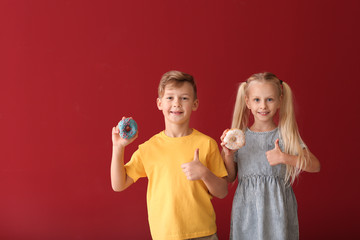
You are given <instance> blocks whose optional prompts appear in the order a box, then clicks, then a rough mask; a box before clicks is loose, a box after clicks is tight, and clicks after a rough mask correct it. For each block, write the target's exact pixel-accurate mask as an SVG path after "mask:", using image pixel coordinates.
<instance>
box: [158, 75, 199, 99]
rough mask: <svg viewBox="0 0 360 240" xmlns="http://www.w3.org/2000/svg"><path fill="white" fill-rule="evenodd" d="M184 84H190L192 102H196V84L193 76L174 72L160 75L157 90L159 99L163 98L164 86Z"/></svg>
mask: <svg viewBox="0 0 360 240" xmlns="http://www.w3.org/2000/svg"><path fill="white" fill-rule="evenodd" d="M185 82H188V83H190V84H191V86H192V87H193V89H194V100H196V99H197V89H196V83H195V80H194V78H193V76H191V75H190V74H187V73H184V72H180V71H176V70H172V71H169V72H166V73H164V75H162V77H161V80H160V83H159V88H158V96H159V98H161V97H162V96H163V94H164V91H165V87H166V85H168V84H175V86H182V85H183V84H184V83H185Z"/></svg>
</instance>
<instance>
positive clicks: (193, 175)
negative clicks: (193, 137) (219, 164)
mask: <svg viewBox="0 0 360 240" xmlns="http://www.w3.org/2000/svg"><path fill="white" fill-rule="evenodd" d="M181 168H182V170H183V172H184V173H185V175H186V177H187V179H188V180H191V181H195V180H201V179H202V178H203V176H204V175H205V173H206V170H207V168H206V167H205V166H204V165H203V164H202V163H201V162H200V160H199V149H196V150H195V154H194V160H193V161H192V162H189V163H184V164H182V165H181Z"/></svg>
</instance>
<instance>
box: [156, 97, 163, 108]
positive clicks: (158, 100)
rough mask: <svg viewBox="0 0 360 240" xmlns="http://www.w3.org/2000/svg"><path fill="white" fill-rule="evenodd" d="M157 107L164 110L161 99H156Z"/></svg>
mask: <svg viewBox="0 0 360 240" xmlns="http://www.w3.org/2000/svg"><path fill="white" fill-rule="evenodd" d="M156 105H157V107H158V109H159V110H162V107H161V99H160V98H157V99H156Z"/></svg>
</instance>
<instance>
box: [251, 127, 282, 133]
mask: <svg viewBox="0 0 360 240" xmlns="http://www.w3.org/2000/svg"><path fill="white" fill-rule="evenodd" d="M278 128H279V127H276V128H274V129H273V130H270V131H265V132H254V131H251V130H250V128H247V131H249V132H250V133H252V134H267V133H272V132H275V131H277V130H278Z"/></svg>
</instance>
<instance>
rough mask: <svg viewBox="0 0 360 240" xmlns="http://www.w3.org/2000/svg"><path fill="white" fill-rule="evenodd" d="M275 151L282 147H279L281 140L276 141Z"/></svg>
mask: <svg viewBox="0 0 360 240" xmlns="http://www.w3.org/2000/svg"><path fill="white" fill-rule="evenodd" d="M275 149H280V147H279V139H276V141H275Z"/></svg>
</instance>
